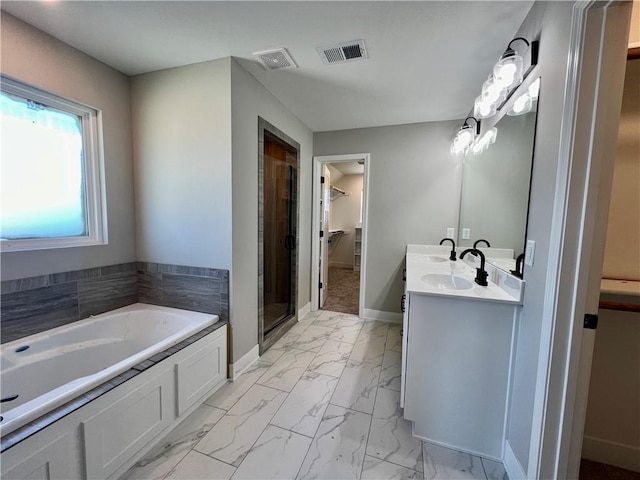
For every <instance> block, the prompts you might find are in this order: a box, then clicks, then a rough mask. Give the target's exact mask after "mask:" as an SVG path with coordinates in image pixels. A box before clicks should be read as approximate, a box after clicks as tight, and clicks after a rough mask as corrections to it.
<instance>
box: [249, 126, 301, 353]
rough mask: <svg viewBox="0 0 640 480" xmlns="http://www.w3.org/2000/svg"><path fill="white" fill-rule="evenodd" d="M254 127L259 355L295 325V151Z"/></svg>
mask: <svg viewBox="0 0 640 480" xmlns="http://www.w3.org/2000/svg"><path fill="white" fill-rule="evenodd" d="M259 127H261V128H259V137H258V139H259V144H260V145H259V155H258V157H259V159H260V161H259V163H260V165H259V167H260V168H259V177H260V178H259V183H258V185H259V190H261V191H260V192H259V199H258V202H259V215H258V217H259V218H258V223H259V225H258V237H259V238H258V244H259V257H260V258H259V259H258V260H259V264H260V265H259V282H258V283H259V294H258V297H259V305H258V316H259V344H260V353H261V354H262V353H263V352H264V351H266V350H267V349H268V348H269V347H270V346H271V345H273V343H274V342H275V341H276V340H277V339H278V338H280V337H281V336H282V335H283V334H284V333H285V332H286V331H287V330H288V329H289V328H290V327H291V326H292V325H293V324H294V323H295V322H296V321H297V300H296V296H297V295H296V293H297V277H296V275H297V246H298V245H297V244H298V237H297V224H298V162H299V154H298V152H299V145H298V144H297V143H296V142H295V141H293V140H292V139H290V138H289V137H287V136H286V135H285V134H283V133H282V132H280V131H279V130H278V129H276V128H275V127H273V126H272V125H270V124H269V123H268V122H266V121H264V120H263V119H259ZM260 187H262V188H260Z"/></svg>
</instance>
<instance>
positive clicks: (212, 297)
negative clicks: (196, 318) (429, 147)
mask: <svg viewBox="0 0 640 480" xmlns="http://www.w3.org/2000/svg"><path fill="white" fill-rule="evenodd" d="M137 273H138V295H139V301H140V302H142V303H149V304H152V305H161V306H164V307H173V308H182V309H184V310H193V311H196V312H203V313H211V314H215V315H218V316H219V317H220V319H221V320H222V321H225V320H229V271H228V270H220V269H217V268H205V267H188V266H182V265H168V264H163V263H151V262H138V264H137Z"/></svg>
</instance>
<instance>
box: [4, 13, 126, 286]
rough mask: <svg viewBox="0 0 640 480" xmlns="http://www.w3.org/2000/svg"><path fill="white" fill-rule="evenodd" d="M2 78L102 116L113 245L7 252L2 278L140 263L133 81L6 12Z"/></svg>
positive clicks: (108, 214) (109, 223)
mask: <svg viewBox="0 0 640 480" xmlns="http://www.w3.org/2000/svg"><path fill="white" fill-rule="evenodd" d="M1 43H2V66H1V69H2V73H3V74H5V75H8V76H10V77H13V78H15V79H17V80H20V81H23V82H25V83H28V84H31V85H34V86H36V87H39V88H42V89H43V90H47V91H49V92H52V93H55V94H57V95H60V96H63V97H66V98H70V99H72V100H75V101H78V102H81V103H85V104H87V105H90V106H92V107H94V108H97V109H99V110H101V111H102V120H103V140H104V167H105V177H106V178H105V183H106V198H107V218H108V229H109V230H108V233H109V244H108V245H101V246H91V247H74V248H58V249H51V250H39V251H29V252H8V253H3V254H2V256H1V261H2V279H3V280H11V279H17V278H24V277H33V276H38V275H47V274H50V273H59V272H66V271H69V270H81V269H85V268H93V267H99V266H104V265H113V264H118V263H127V262H132V261H134V260H135V259H136V258H135V257H136V246H135V236H136V234H135V223H134V200H133V198H134V197H133V166H132V165H133V160H132V146H131V117H130V109H129V98H130V92H129V78H128V77H126V76H125V75H123V74H121V73H120V72H118V71H116V70H114V69H113V68H111V67H109V66H107V65H105V64H103V63H100V62H99V61H97V60H95V59H93V58H91V57H89V56H88V55H85V54H84V53H81V52H79V51H78V50H76V49H74V48H71V47H70V46H68V45H66V44H64V43H62V42H60V41H59V40H56V39H54V38H53V37H51V36H49V35H47V34H46V33H44V32H42V31H40V30H37V29H35V28H33V27H31V26H29V25H27V24H26V23H23V22H22V21H20V20H18V19H16V18H15V17H12V16H11V15H9V14H8V13H6V12H2V42H1Z"/></svg>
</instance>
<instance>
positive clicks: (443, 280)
mask: <svg viewBox="0 0 640 480" xmlns="http://www.w3.org/2000/svg"><path fill="white" fill-rule="evenodd" d="M420 280H422V281H423V282H424V283H426V284H427V285H429V286H431V287H435V288H439V289H442V290H468V289H470V288H471V287H473V283H472V282H470V281H469V280H467V279H465V278H462V277H458V276H456V275H448V274H446V273H427V274H426V275H422V276H421V277H420Z"/></svg>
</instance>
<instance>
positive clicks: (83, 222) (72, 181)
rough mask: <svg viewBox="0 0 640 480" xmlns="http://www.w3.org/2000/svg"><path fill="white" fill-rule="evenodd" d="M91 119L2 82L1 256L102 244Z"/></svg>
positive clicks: (89, 113) (69, 105)
mask: <svg viewBox="0 0 640 480" xmlns="http://www.w3.org/2000/svg"><path fill="white" fill-rule="evenodd" d="M97 115H98V112H97V111H95V110H93V109H90V108H88V107H85V106H83V105H79V104H75V103H74V102H70V101H68V100H64V99H60V98H59V97H56V96H54V95H51V94H47V93H46V92H42V91H40V90H37V89H34V88H32V87H28V86H25V85H22V84H20V83H18V82H14V81H12V80H9V79H5V78H3V79H2V92H1V93H0V128H1V132H2V148H1V150H0V154H1V157H0V187H1V188H2V191H1V193H0V201H1V203H0V238H1V239H2V243H1V245H2V250H3V251H11V250H35V249H43V248H59V247H70V246H79V245H91V244H103V243H106V242H105V233H106V232H105V231H104V230H105V229H104V228H103V221H104V218H105V215H104V212H103V209H104V208H103V205H104V202H103V201H102V195H101V192H102V185H101V184H102V177H101V173H102V168H101V162H100V158H99V155H98V153H99V149H98V148H97V146H98V143H99V137H98V129H97V127H98V122H97Z"/></svg>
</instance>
